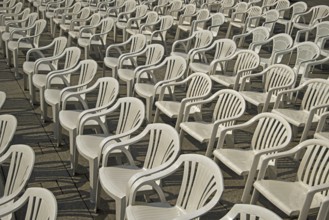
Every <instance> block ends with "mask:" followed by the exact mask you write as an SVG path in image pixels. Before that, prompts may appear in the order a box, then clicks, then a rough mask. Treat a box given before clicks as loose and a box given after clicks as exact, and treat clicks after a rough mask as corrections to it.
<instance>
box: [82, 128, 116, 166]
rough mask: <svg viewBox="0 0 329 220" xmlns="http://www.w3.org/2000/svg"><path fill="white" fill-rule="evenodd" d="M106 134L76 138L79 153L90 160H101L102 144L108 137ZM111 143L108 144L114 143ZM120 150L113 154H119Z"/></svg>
mask: <svg viewBox="0 0 329 220" xmlns="http://www.w3.org/2000/svg"><path fill="white" fill-rule="evenodd" d="M108 136H109V135H106V134H92V135H78V136H77V138H76V145H77V149H78V151H79V153H80V154H81V155H82V156H83V157H85V158H88V159H93V160H94V159H96V158H99V155H100V151H101V149H100V143H101V142H102V141H103V140H104V138H106V137H108ZM114 142H115V141H114V140H113V141H111V142H109V143H108V144H111V143H114ZM119 152H120V151H119V150H115V151H113V153H119Z"/></svg>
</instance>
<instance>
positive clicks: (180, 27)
mask: <svg viewBox="0 0 329 220" xmlns="http://www.w3.org/2000/svg"><path fill="white" fill-rule="evenodd" d="M177 29H181V30H182V31H185V32H187V31H190V30H191V26H190V25H178V27H177Z"/></svg>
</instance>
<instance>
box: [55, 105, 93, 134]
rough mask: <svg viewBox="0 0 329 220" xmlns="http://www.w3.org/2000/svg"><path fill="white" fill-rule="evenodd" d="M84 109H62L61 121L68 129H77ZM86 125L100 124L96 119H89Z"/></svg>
mask: <svg viewBox="0 0 329 220" xmlns="http://www.w3.org/2000/svg"><path fill="white" fill-rule="evenodd" d="M82 111H83V110H62V111H60V112H59V121H60V122H61V125H62V127H63V128H65V129H66V130H73V129H76V128H77V126H78V119H79V115H80V113H81V112H82ZM86 125H88V126H90V125H98V123H97V122H96V121H88V122H87V123H86Z"/></svg>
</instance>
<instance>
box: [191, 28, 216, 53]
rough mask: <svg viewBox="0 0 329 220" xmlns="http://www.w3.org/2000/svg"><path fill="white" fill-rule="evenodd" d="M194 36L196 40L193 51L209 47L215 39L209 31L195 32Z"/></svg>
mask: <svg viewBox="0 0 329 220" xmlns="http://www.w3.org/2000/svg"><path fill="white" fill-rule="evenodd" d="M192 36H193V40H194V45H192V48H193V49H197V48H202V47H206V46H209V45H210V44H211V42H212V39H213V35H212V33H211V31H208V30H200V31H195V32H194V33H193V35H192ZM192 48H190V49H192Z"/></svg>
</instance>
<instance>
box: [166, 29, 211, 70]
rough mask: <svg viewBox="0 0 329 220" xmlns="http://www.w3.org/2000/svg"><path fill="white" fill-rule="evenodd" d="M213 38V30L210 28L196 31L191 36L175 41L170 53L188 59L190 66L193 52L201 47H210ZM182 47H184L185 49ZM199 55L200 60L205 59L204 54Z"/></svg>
mask: <svg viewBox="0 0 329 220" xmlns="http://www.w3.org/2000/svg"><path fill="white" fill-rule="evenodd" d="M212 40H213V35H212V33H211V31H208V30H201V31H195V32H193V34H192V35H191V36H190V37H188V38H186V39H182V40H177V41H175V42H174V43H173V45H172V48H171V53H170V55H172V56H180V57H183V58H184V59H186V63H187V65H188V66H189V64H190V60H191V59H192V54H193V52H194V51H196V50H199V49H204V48H207V47H209V46H210V45H211V43H212ZM180 48H182V49H183V50H182V49H180ZM198 55H199V56H198V57H199V60H202V59H203V60H204V59H205V56H204V54H198ZM201 55H202V56H201ZM194 57H195V55H194ZM196 58H197V57H195V59H196ZM193 60H194V59H193Z"/></svg>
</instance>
